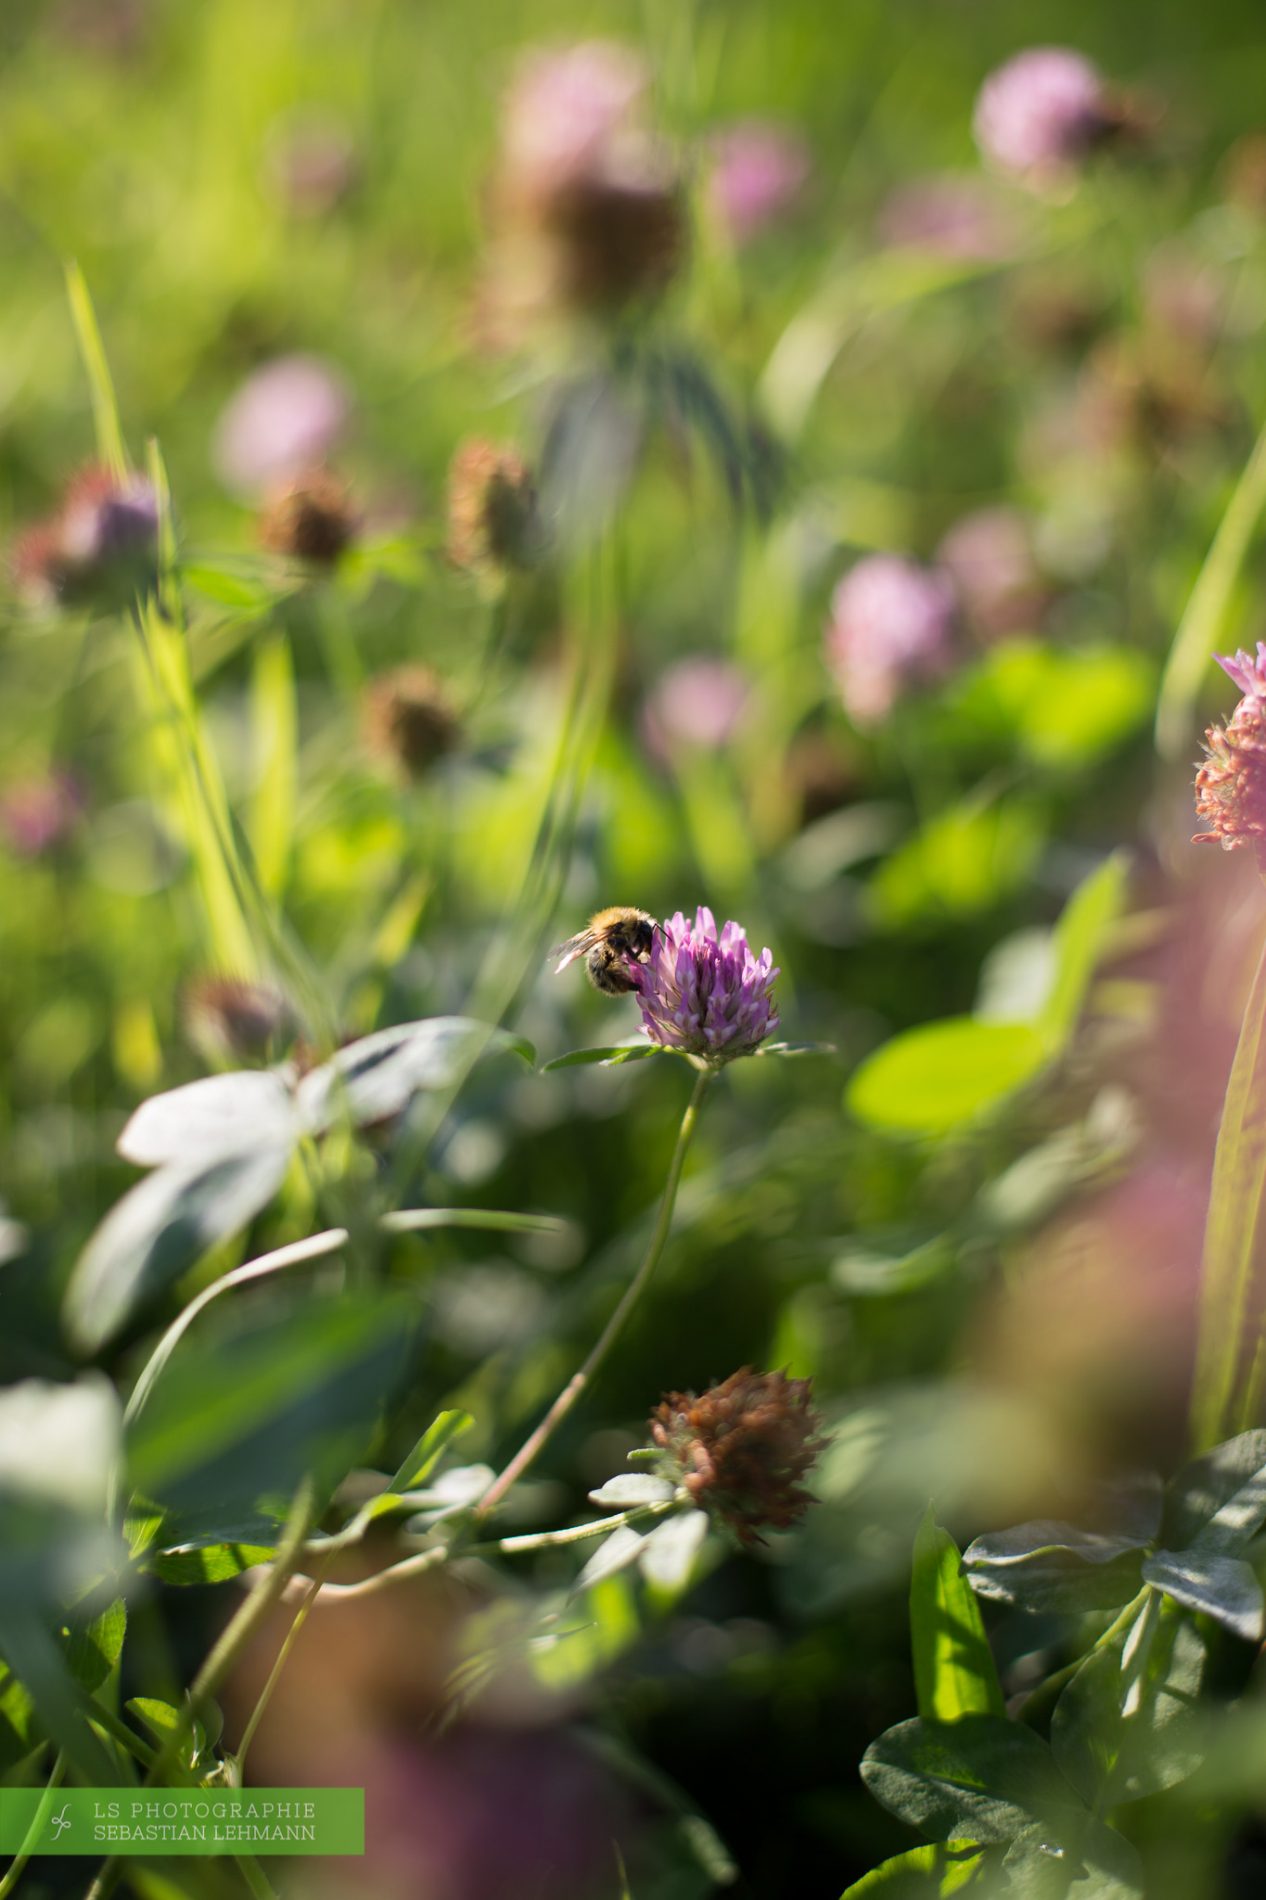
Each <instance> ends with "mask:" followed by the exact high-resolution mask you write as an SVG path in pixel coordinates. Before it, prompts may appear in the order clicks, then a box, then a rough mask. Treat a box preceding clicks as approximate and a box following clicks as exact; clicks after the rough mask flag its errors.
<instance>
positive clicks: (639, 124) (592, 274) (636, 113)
mask: <svg viewBox="0 0 1266 1900" xmlns="http://www.w3.org/2000/svg"><path fill="white" fill-rule="evenodd" d="M646 83H647V75H646V69H645V67H644V66H643V64H642V62H641V61H640V60H639V59H638V57H637V55H636V54H633V53H630V52H629V51H628V50H627V49H626V48H624V47H620V46H617V45H613V44H610V43H608V42H604V41H591V42H588V43H586V44H583V45H579V46H574V47H570V48H564V49H563V50H561V51H552V52H547V53H541V52H539V51H538V52H535V53H531V54H529V55H528V56H527V57H526V58H525V59H524V60H523V61H522V62H521V65H520V69H519V72H518V75H517V76H516V78H515V81H514V84H513V85H512V87H511V90H510V93H509V96H508V99H507V104H506V110H505V114H504V117H503V121H502V135H501V154H500V161H499V165H498V169H497V173H496V177H495V179H494V183H493V191H492V208H493V215H494V219H495V224H496V233H495V235H496V254H495V257H494V277H495V279H496V282H495V286H494V300H495V302H496V303H497V304H498V305H499V306H500V307H501V312H502V316H503V319H504V320H508V324H509V327H510V328H511V329H513V328H514V327H515V324H516V322H517V321H518V320H520V319H531V318H532V317H534V316H536V315H539V314H542V313H548V312H551V311H560V310H561V311H562V312H564V313H566V314H571V315H580V316H585V317H597V318H600V319H606V318H610V317H613V316H615V315H618V314H619V313H620V312H621V311H623V310H624V309H625V308H627V307H628V306H630V305H632V304H636V303H645V302H648V301H650V300H651V299H653V298H654V297H656V296H658V295H659V294H660V293H661V292H662V291H663V290H664V289H665V287H666V286H667V284H668V283H669V282H670V281H671V279H672V278H673V276H674V275H675V274H676V272H677V270H678V268H679V266H680V264H681V262H682V259H683V256H684V253H685V248H686V234H687V220H686V213H685V199H684V192H683V188H682V179H681V175H680V171H679V168H678V167H677V165H676V163H675V162H674V161H673V160H672V158H671V157H670V155H669V154H668V152H667V150H666V148H665V147H664V146H663V144H662V143H661V142H659V141H658V140H656V139H655V138H653V137H652V136H651V135H650V133H649V132H648V130H647V129H646V125H645V123H644V112H643V108H644V94H645V91H646Z"/></svg>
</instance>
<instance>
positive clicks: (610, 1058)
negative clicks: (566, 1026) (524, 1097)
mask: <svg viewBox="0 0 1266 1900" xmlns="http://www.w3.org/2000/svg"><path fill="white" fill-rule="evenodd" d="M667 1053H668V1051H667V1050H665V1049H662V1048H661V1047H660V1046H659V1044H658V1043H654V1042H647V1041H645V1040H644V1039H643V1038H640V1037H639V1039H638V1040H637V1042H635V1043H627V1042H613V1043H607V1044H604V1045H603V1046H601V1047H598V1048H594V1049H571V1050H569V1051H568V1053H567V1054H566V1055H565V1056H555V1057H554V1060H553V1061H552V1062H547V1063H545V1064H544V1065H543V1067H542V1070H541V1073H542V1075H549V1074H550V1073H551V1072H552V1071H553V1070H554V1069H580V1068H586V1067H588V1066H589V1065H590V1064H592V1063H598V1062H600V1063H601V1064H602V1065H603V1067H604V1068H610V1069H614V1068H617V1067H618V1066H619V1065H620V1064H621V1063H623V1062H642V1061H644V1060H645V1058H646V1057H647V1056H662V1055H666V1054H667Z"/></svg>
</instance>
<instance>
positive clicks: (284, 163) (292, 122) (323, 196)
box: [264, 112, 359, 218]
mask: <svg viewBox="0 0 1266 1900" xmlns="http://www.w3.org/2000/svg"><path fill="white" fill-rule="evenodd" d="M358 171H359V163H358V158H357V152H356V143H355V140H354V139H353V138H352V135H351V132H350V131H349V130H348V128H347V126H346V125H345V124H344V123H343V122H342V120H340V119H338V118H336V117H334V116H333V115H332V114H329V113H317V112H304V113H301V114H290V113H287V114H285V115H284V116H283V117H282V118H280V119H278V120H276V121H275V122H274V124H273V125H272V126H271V127H270V129H269V134H268V143H267V148H266V150H265V154H264V179H265V183H266V184H267V186H268V188H269V190H270V191H271V192H272V195H273V196H274V197H275V198H276V199H278V201H279V202H280V203H281V204H282V205H283V206H284V208H285V209H286V210H287V211H289V212H292V213H293V214H294V215H295V216H297V217H310V218H315V217H320V216H321V215H322V214H323V213H325V212H327V211H332V210H333V209H334V207H335V206H336V205H337V204H339V203H340V202H341V200H342V199H344V198H345V197H346V196H347V194H348V192H349V191H350V190H351V189H352V187H353V185H354V184H355V183H356V180H357V175H358Z"/></svg>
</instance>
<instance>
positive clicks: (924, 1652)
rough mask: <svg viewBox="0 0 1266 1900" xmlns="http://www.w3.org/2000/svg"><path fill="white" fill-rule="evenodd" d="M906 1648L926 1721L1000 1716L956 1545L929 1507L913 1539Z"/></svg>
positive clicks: (998, 1695) (993, 1672)
mask: <svg viewBox="0 0 1266 1900" xmlns="http://www.w3.org/2000/svg"><path fill="white" fill-rule="evenodd" d="M910 1645H911V1649H912V1650H913V1653H914V1681H915V1688H916V1690H917V1693H918V1701H919V1714H920V1715H921V1716H922V1717H923V1719H924V1721H925V1722H956V1721H957V1720H958V1719H959V1717H960V1716H962V1715H1002V1714H1003V1713H1004V1709H1003V1701H1002V1690H1001V1688H1000V1687H999V1685H998V1671H997V1669H996V1668H995V1666H994V1660H993V1652H992V1651H991V1650H990V1647H989V1640H988V1638H987V1637H986V1635H985V1626H984V1623H983V1622H982V1620H981V1615H980V1605H979V1602H978V1600H977V1598H976V1593H975V1591H974V1590H973V1589H972V1587H971V1585H970V1584H969V1583H968V1581H967V1579H966V1578H965V1577H964V1576H963V1575H962V1574H961V1570H960V1559H959V1553H958V1546H957V1544H956V1543H955V1542H954V1539H953V1538H952V1537H951V1536H950V1534H949V1532H948V1531H943V1530H942V1529H941V1527H940V1525H939V1524H938V1523H937V1522H936V1518H935V1515H934V1513H933V1510H932V1506H931V1505H930V1504H929V1506H928V1508H927V1511H926V1513H925V1515H924V1518H923V1522H922V1523H921V1524H920V1526H919V1531H918V1535H917V1537H916V1538H915V1540H914V1567H913V1570H912V1572H911V1576H910Z"/></svg>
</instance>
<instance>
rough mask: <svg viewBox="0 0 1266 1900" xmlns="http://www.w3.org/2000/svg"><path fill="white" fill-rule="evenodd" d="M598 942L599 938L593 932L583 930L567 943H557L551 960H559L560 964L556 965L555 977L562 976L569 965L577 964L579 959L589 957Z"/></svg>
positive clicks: (551, 954)
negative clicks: (555, 958)
mask: <svg viewBox="0 0 1266 1900" xmlns="http://www.w3.org/2000/svg"><path fill="white" fill-rule="evenodd" d="M597 941H598V938H597V936H596V935H595V933H594V932H593V931H592V930H581V931H578V932H577V934H576V935H575V936H574V937H568V939H567V941H566V943H556V944H555V945H554V948H553V949H552V950H551V951H550V957H551V958H554V957H557V958H558V962H557V963H556V964H555V965H554V975H555V976H561V975H562V973H563V971H564V970H565V969H566V968H567V966H568V964H569V963H575V961H576V960H577V958H578V957H583V956H587V955H588V954H589V952H590V951H591V950H592V949H593V947H594V945H595V944H596V943H597Z"/></svg>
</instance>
